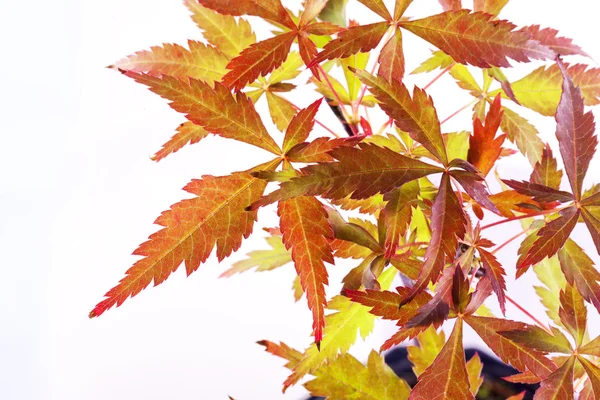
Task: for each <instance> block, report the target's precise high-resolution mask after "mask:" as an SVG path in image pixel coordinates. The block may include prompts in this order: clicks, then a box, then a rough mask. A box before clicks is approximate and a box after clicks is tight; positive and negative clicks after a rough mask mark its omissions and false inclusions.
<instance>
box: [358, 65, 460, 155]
mask: <svg viewBox="0 0 600 400" xmlns="http://www.w3.org/2000/svg"><path fill="white" fill-rule="evenodd" d="M355 73H356V76H358V78H359V79H360V80H361V81H362V83H364V84H365V85H367V86H369V88H370V91H371V93H373V95H374V96H375V98H376V99H377V100H378V101H379V106H380V107H381V109H382V110H383V111H385V112H386V114H387V115H389V116H390V118H393V119H394V122H395V123H396V125H397V126H398V128H400V129H401V130H403V131H405V132H408V133H409V134H410V137H411V138H413V139H414V140H416V141H417V142H419V143H421V144H422V145H423V147H425V148H426V149H427V150H429V152H431V154H433V155H434V156H435V157H437V159H438V160H440V162H441V163H442V164H444V165H447V164H448V155H447V154H446V146H445V145H444V139H443V138H442V134H441V129H440V121H439V119H438V116H437V112H436V110H435V107H434V105H433V100H432V99H431V97H429V96H428V95H427V94H426V93H425V92H424V91H423V90H421V89H419V88H418V87H416V86H415V88H414V91H413V97H412V98H411V96H410V93H409V92H408V89H407V88H406V86H404V84H402V83H401V82H398V81H394V82H388V81H387V80H385V79H384V78H383V77H381V76H378V77H375V76H373V75H371V74H369V73H367V72H365V71H360V70H356V71H355Z"/></svg>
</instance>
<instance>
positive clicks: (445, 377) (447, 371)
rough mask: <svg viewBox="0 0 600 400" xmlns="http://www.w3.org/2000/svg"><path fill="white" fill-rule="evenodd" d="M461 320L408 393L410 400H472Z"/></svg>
mask: <svg viewBox="0 0 600 400" xmlns="http://www.w3.org/2000/svg"><path fill="white" fill-rule="evenodd" d="M462 324H463V322H462V319H460V318H459V319H458V320H457V321H456V323H455V324H454V329H453V330H452V334H451V335H450V337H449V338H448V341H447V342H446V344H445V345H444V347H443V348H442V350H441V351H440V353H439V354H438V356H437V357H436V358H435V360H434V361H433V363H432V364H431V366H430V367H429V368H427V369H426V370H425V372H423V373H422V374H421V375H420V376H419V380H418V382H417V384H416V386H415V387H414V388H413V390H412V391H411V392H410V396H409V399H410V400H437V399H440V400H441V399H457V400H462V399H464V400H466V399H474V396H473V394H472V393H471V391H470V390H469V377H468V374H467V368H466V360H465V352H464V349H463V336H462Z"/></svg>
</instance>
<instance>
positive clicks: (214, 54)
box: [110, 40, 229, 84]
mask: <svg viewBox="0 0 600 400" xmlns="http://www.w3.org/2000/svg"><path fill="white" fill-rule="evenodd" d="M188 46H189V48H190V49H189V50H188V49H186V48H185V47H183V46H180V45H178V44H169V43H165V44H163V45H162V47H160V46H154V47H151V48H150V50H149V51H147V50H145V51H140V52H137V53H135V54H134V55H131V56H129V57H127V58H124V59H122V60H119V61H117V62H116V63H115V64H114V65H111V66H110V68H117V69H120V70H125V71H133V72H146V73H148V74H149V75H152V76H156V77H160V76H161V75H171V76H173V77H176V78H182V79H187V78H194V79H200V80H202V81H205V82H206V83H209V84H212V83H213V82H215V81H220V80H221V78H222V77H223V75H224V74H225V73H226V72H227V68H226V67H227V63H228V62H229V59H228V58H227V57H226V56H225V55H224V54H223V53H221V52H220V51H219V50H217V49H215V48H214V47H212V46H207V45H205V44H204V43H200V42H196V41H193V40H189V41H188Z"/></svg>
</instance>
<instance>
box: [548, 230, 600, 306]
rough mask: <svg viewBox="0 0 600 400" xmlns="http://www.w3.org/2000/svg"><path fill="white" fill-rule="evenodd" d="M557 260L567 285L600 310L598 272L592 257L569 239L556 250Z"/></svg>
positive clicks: (599, 273) (599, 278)
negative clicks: (573, 287) (574, 288)
mask: <svg viewBox="0 0 600 400" xmlns="http://www.w3.org/2000/svg"><path fill="white" fill-rule="evenodd" d="M558 260H559V261H560V268H561V269H562V272H563V274H564V275H565V278H566V279H567V282H569V285H571V286H575V287H576V288H577V291H578V292H579V294H581V296H583V298H584V299H585V300H587V301H589V302H590V303H592V304H593V305H594V307H596V309H597V310H598V312H600V284H598V281H600V272H598V270H597V269H596V268H595V267H594V262H593V261H592V259H591V258H590V257H589V256H588V255H587V254H585V252H584V251H583V249H582V248H581V247H579V246H578V245H577V243H575V242H574V241H573V240H571V239H569V240H567V242H566V243H565V245H564V247H563V248H562V249H561V250H560V251H559V252H558Z"/></svg>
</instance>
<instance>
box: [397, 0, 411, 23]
mask: <svg viewBox="0 0 600 400" xmlns="http://www.w3.org/2000/svg"><path fill="white" fill-rule="evenodd" d="M412 2H413V0H396V6H395V7H394V21H399V20H400V18H402V16H403V15H404V12H405V11H406V9H407V8H408V6H410V4H411V3H412Z"/></svg>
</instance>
